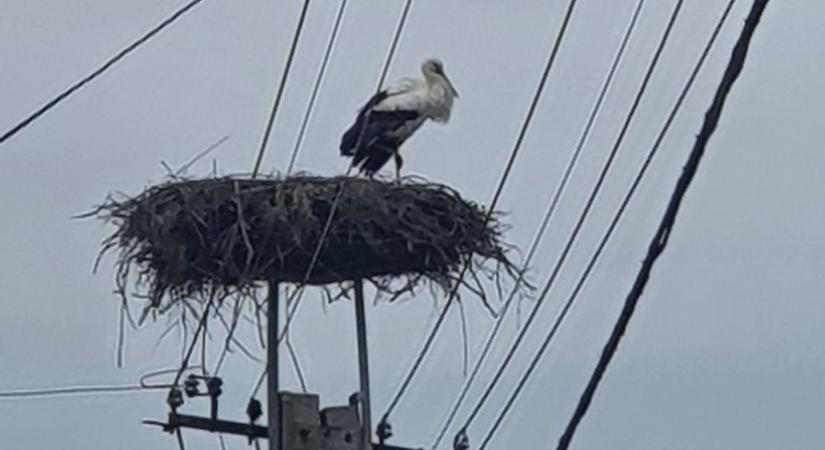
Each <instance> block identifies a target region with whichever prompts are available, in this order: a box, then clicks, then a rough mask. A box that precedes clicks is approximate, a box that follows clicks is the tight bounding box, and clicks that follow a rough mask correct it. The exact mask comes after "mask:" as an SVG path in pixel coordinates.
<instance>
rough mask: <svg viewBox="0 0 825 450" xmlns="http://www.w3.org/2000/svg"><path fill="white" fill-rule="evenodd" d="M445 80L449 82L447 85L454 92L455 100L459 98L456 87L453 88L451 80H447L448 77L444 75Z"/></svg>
mask: <svg viewBox="0 0 825 450" xmlns="http://www.w3.org/2000/svg"><path fill="white" fill-rule="evenodd" d="M444 79H445V80H447V84H448V85H449V86H450V90H451V91H453V96H455V98H458V97H459V95H458V91H457V90H455V86H453V82H452V81H450V79H449V78H447V75H444Z"/></svg>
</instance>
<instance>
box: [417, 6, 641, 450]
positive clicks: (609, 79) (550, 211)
mask: <svg viewBox="0 0 825 450" xmlns="http://www.w3.org/2000/svg"><path fill="white" fill-rule="evenodd" d="M644 2H645V0H639V1H638V2H637V3H636V6H635V8H634V10H633V13H632V14H631V17H630V21H629V23H628V25H627V28H626V30H625V33H624V35H623V37H622V40H621V43H620V44H619V48H618V50H617V51H616V55H615V56H614V58H613V62H612V63H611V66H610V69H609V70H608V73H607V75H606V77H605V79H604V82H603V83H602V86H601V89H600V91H599V95H598V96H597V99H596V102H595V103H594V104H593V108H592V109H591V111H590V115H589V117H588V118H587V121H586V123H585V126H584V128H583V129H582V132H581V135H580V136H579V140H578V143H577V145H576V147H575V150H574V151H573V154H572V155H571V158H570V160H569V161H568V164H567V167H566V168H565V171H564V175H563V177H562V179H561V180H560V182H559V184H558V185H557V186H556V189H555V191H554V193H553V196H552V199H551V201H550V203H549V205H548V207H547V211H546V212H545V214H544V217H543V218H542V221H541V224H540V226H539V228H538V230H537V232H536V235H535V236H534V238H533V241H532V243H531V244H530V250H529V251H528V253H527V257H526V258H525V260H524V264H523V268H522V270H521V271H520V272H519V276H518V278H517V279H516V284H515V286H514V287H513V289H512V290H511V291H510V295H509V296H508V298H507V300H506V301H505V303H504V307H503V308H502V311H501V314H500V315H499V317H498V319H497V320H496V323H495V325H493V328H492V330H491V331H490V333H489V334H488V336H487V339H486V340H485V342H484V346H483V348H482V350H481V354H480V355H479V357H478V359H477V360H476V362H475V365H474V366H473V370H472V371H471V372H470V376H469V377H468V378H467V380H466V381H465V382H464V385H463V386H462V387H461V391H460V392H459V395H458V397H457V398H456V400H455V402H454V403H453V406H452V408H451V410H450V412H449V413H448V415H447V418H446V420H445V421H444V423H443V424H442V427H441V430H440V431H439V433H438V435H437V437H436V439H435V441H434V442H433V444H432V449H436V448H437V447H438V445H439V444H440V443H441V440H442V439H443V438H444V436H445V435H446V433H447V431H448V430H449V427H450V425H452V423H453V421H454V420H455V417H456V416H457V414H458V410H459V408H461V405H462V404H463V403H464V400H465V399H466V397H467V394H468V393H469V391H470V387H472V385H473V383H474V382H475V380H476V377H477V376H478V373H479V372H480V369H481V366H482V365H483V364H484V361H485V360H486V358H487V355H488V354H489V352H490V349H491V348H492V344H493V341H495V339H496V337H497V336H498V332H499V330H501V325H502V324H503V323H504V319H505V317H506V316H507V313H508V311H509V309H510V305H511V304H512V302H513V299H514V298H515V296H516V292H517V289H518V286H519V285H520V283H521V282H522V280H523V278H524V271H525V270H527V268H529V267H530V264H531V263H532V260H533V257H534V256H535V253H536V251H537V250H538V247H539V244H540V243H541V240H542V238H543V237H544V234H545V232H546V231H547V228H548V226H549V225H550V220H551V219H552V217H553V216H554V212H555V210H556V206H557V205H558V202H559V199H560V197H561V194H562V193H563V192H564V189H565V187H566V186H567V182H568V180H569V178H570V175H571V174H572V172H573V170H574V169H575V167H576V163H577V162H578V159H579V155H580V154H581V152H582V149H583V148H584V144H585V143H586V142H587V140H588V138H589V136H590V132H591V130H592V127H593V124H594V122H595V120H596V117H597V116H598V115H599V112H600V111H601V109H602V105H603V104H604V100H605V98H606V96H607V92H608V90H609V88H610V86H611V85H612V83H613V78H614V76H615V74H616V70H617V68H618V66H619V64H620V62H621V61H622V57H623V56H624V53H625V49H626V48H627V44H628V42H629V41H630V36H631V35H632V34H633V30H634V29H635V28H636V23H637V22H638V19H639V15H640V14H641V11H642V6H643V5H644Z"/></svg>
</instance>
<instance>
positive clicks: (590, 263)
mask: <svg viewBox="0 0 825 450" xmlns="http://www.w3.org/2000/svg"><path fill="white" fill-rule="evenodd" d="M734 2H735V0H730V1H729V3H728V5H727V6H726V8H725V10H724V12H723V13H722V16H721V17H720V19H719V21H718V22H717V25H716V27H715V28H714V31H713V32H712V34H711V37H710V39H709V40H708V42H707V44H706V45H705V48H704V49H703V51H702V54H701V55H700V57H699V60H698V61H697V63H696V65H695V66H694V68H693V71H692V72H691V74H690V76H689V77H688V80H687V82H686V83H685V86H684V87H683V89H682V91H681V93H680V94H679V96H678V98H677V100H676V102H675V103H674V106H673V108H672V109H671V111H670V113H669V114H668V117H667V119H666V121H665V123H664V125H663V126H662V129H661V130H660V132H659V134H658V136H657V137H656V140H655V141H654V144H653V146H652V147H651V149H650V151H649V152H648V155H647V157H646V158H645V161H644V163H643V164H642V166H641V168H640V169H639V171H638V173H637V175H636V178H635V179H634V180H633V183H631V186H630V188H629V189H628V191H627V193H626V194H625V196H624V198H623V199H622V203H621V204H620V206H619V208H618V210H617V211H616V213H615V214H614V216H613V219H612V220H611V222H610V225H609V226H608V228H607V230H606V231H605V233H604V235H603V236H602V239H601V241H600V242H599V245H598V246H597V248H596V251H595V252H594V253H593V254H592V255H591V257H590V260H589V261H588V263H587V266H586V267H585V270H584V271H583V272H582V274H581V276H580V277H579V279H578V281H577V282H576V285H575V287H574V289H573V291H572V292H571V294H570V296H569V297H568V299H567V301H566V302H565V303H564V306H563V307H562V309H561V311H560V312H559V315H558V316H557V317H556V320H555V321H554V323H553V325H552V326H551V327H550V330H549V331H548V333H547V334H546V336H545V338H544V340H543V341H542V343H541V345H540V347H539V350H538V351H537V352H536V354H535V355H534V356H533V358H532V359H531V361H530V364H529V366H528V368H527V370H526V371H525V372H524V374H523V375H522V377H521V378H520V379H519V382H518V383H517V385H516V388H515V389H514V390H513V392H512V394H511V395H510V397H509V398H508V400H507V402H506V403H505V406H504V407H503V408H502V410H501V412H500V413H499V416H498V417H497V418H496V421H495V423H494V425H493V427H491V429H490V431H489V433H488V435H487V436H488V437H487V438H486V439H487V440H489V439H491V438H492V435H493V434H494V433H495V431H496V430H497V428H498V427H499V426H500V424H501V423H502V421H503V420H504V417H505V415H506V414H507V412H508V411H509V410H510V408H511V407H512V405H513V404H514V403H515V400H516V399H517V398H518V396H519V394H520V393H521V391H522V389H523V388H524V387H525V385H526V384H527V381H528V380H529V378H530V376H531V375H532V373H533V372H534V370H535V369H536V367H537V366H538V363H539V361H540V360H541V358H542V357H543V355H544V353H545V352H546V351H547V349H548V348H549V347H550V344H551V343H552V341H553V338H554V337H555V336H556V333H557V332H558V330H559V328H560V327H561V324H562V323H563V322H564V319H565V318H566V316H567V313H568V312H569V311H570V309H571V308H572V306H573V304H574V303H575V301H576V298H577V297H578V295H579V293H580V292H581V290H582V288H583V287H584V284H585V282H586V281H587V279H588V277H589V276H590V273H591V272H592V270H593V268H594V267H595V265H596V263H597V262H598V260H599V258H600V257H601V254H602V252H603V251H604V248H605V247H606V245H607V242H608V241H609V240H610V238H611V236H612V235H613V232H614V231H615V229H616V226H617V225H618V223H619V222H620V221H621V218H622V216H623V215H624V212H625V210H626V208H627V206H628V204H629V203H630V200H631V199H632V198H633V195H634V194H635V192H636V189H637V188H638V187H639V184H640V183H641V181H642V179H643V178H644V175H645V173H646V172H647V169H648V167H649V166H650V163H651V162H652V160H653V158H654V156H655V155H656V153H657V151H658V150H659V148H660V146H661V144H662V142H663V141H664V138H665V135H666V134H667V132H668V131H669V129H670V126H671V125H672V124H673V121H674V120H675V118H676V115H677V114H678V112H679V110H680V109H681V106H682V104H683V102H684V100H685V98H686V97H687V95H688V93H689V92H690V89H691V88H692V86H693V83H694V81H695V80H696V77H697V75H698V74H699V71H700V70H701V69H702V66H703V65H704V62H705V60H706V58H707V56H708V54H709V53H710V50H711V48H712V47H713V44H714V43H715V42H716V39H717V37H718V35H719V32H720V30H721V29H722V26H723V25H724V23H725V22H726V21H727V18H728V16H729V14H730V11H731V8H732V7H733V4H734ZM485 442H486V441H485Z"/></svg>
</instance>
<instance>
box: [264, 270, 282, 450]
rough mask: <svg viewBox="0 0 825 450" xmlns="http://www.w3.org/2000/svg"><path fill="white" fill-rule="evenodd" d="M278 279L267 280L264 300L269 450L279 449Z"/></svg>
mask: <svg viewBox="0 0 825 450" xmlns="http://www.w3.org/2000/svg"><path fill="white" fill-rule="evenodd" d="M279 287H280V286H279V284H278V281H277V280H275V279H270V280H269V292H268V293H267V302H266V336H267V338H266V340H267V343H266V345H267V348H266V363H267V365H268V367H269V370H268V373H267V397H266V398H267V402H266V404H267V413H266V415H267V420H268V421H269V432H268V434H269V450H281V442H280V439H281V429H280V428H281V402H280V400H279V398H278V388H279V382H278V381H279V380H278V310H279V308H280V305H279V304H278V288H279Z"/></svg>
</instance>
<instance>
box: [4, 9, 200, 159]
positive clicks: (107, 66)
mask: <svg viewBox="0 0 825 450" xmlns="http://www.w3.org/2000/svg"><path fill="white" fill-rule="evenodd" d="M202 1H203V0H192V1H190V2H189V3H187V4H185V5H183V6H182V7H181V8H180V9H178V10H177V11H175V12H174V13H173V14H172V15H171V16H169V17H167V18H166V19H164V20H163V21H162V22H160V23H159V24H158V25H156V26H155V27H154V28H152V29H151V30H149V31H148V32H147V33H146V34H144V35H143V36H141V37H140V38H138V39H137V40H136V41H134V42H132V43H131V44H129V45H128V46H126V47H125V48H124V49H122V50H121V51H119V52H117V54H115V55H114V56H113V57H111V58H109V59H108V60H107V61H106V62H104V63H103V65H102V66H100V67H98V68H97V69H95V70H94V71H93V72H92V73H90V74H89V75H86V76H85V77H83V78H82V79H81V80H80V81H78V82H76V83H75V84H73V85H71V86H70V87H68V88H67V89H66V90H64V91H63V92H61V93H60V94H58V95H57V96H56V97H54V98H53V99H51V100H49V101H48V102H47V103H46V104H45V105H43V106H41V107H40V109H38V110H37V111H35V112H33V113H31V114H30V115H29V116H28V117H26V118H25V119H23V120H22V121H20V123H18V124H17V125H15V126H13V127H12V128H11V129H10V130H8V131H6V132H5V133H3V135H2V136H0V144H2V143H4V142H6V141H7V140H9V139H10V138H11V137H12V136H14V135H16V134H17V133H19V132H20V131H22V130H23V129H24V128H26V127H28V126H29V125H31V124H32V122H34V121H35V120H37V119H39V118H40V116H42V115H43V114H45V113H46V112H48V111H49V110H50V109H52V108H54V107H55V106H57V105H58V104H59V103H60V102H62V101H63V100H66V98H68V97H69V96H70V95H72V94H74V93H75V92H77V91H78V90H80V88H82V87H83V86H85V85H86V84H88V83H90V82H91V81H92V80H94V79H95V78H97V77H99V76H100V75H103V73H105V72H106V71H107V70H109V69H110V68H111V67H112V66H114V65H115V64H116V63H117V62H118V61H120V60H121V59H123V58H124V57H126V56H127V55H128V54H130V53H132V52H133V51H134V50H136V49H137V48H138V47H140V46H141V45H143V44H145V43H146V42H147V41H149V40H150V39H152V38H153V37H154V36H155V35H157V34H158V33H160V32H161V31H163V29H164V28H166V27H168V26H169V25H172V24H173V23H175V21H177V20H178V19H179V18H180V17H181V16H183V15H184V14H186V13H187V12H189V10H191V9H192V8H194V7H195V6H197V5H198V4H199V3H201V2H202Z"/></svg>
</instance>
